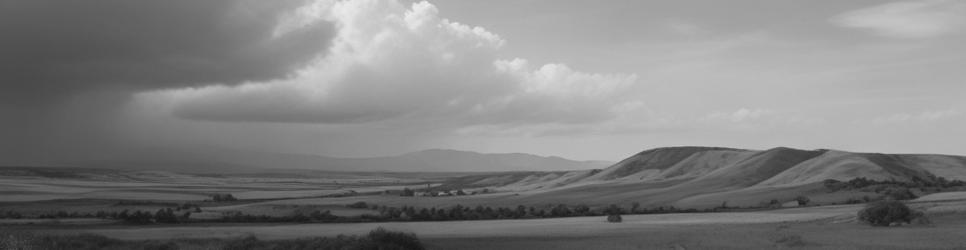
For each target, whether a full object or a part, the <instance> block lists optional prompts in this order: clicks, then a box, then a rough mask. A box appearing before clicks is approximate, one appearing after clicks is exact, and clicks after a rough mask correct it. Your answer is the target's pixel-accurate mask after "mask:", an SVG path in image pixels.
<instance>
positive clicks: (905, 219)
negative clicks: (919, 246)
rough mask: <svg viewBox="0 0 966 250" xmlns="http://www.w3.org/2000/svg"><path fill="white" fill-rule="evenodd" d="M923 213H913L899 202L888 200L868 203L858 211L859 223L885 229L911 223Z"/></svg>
mask: <svg viewBox="0 0 966 250" xmlns="http://www.w3.org/2000/svg"><path fill="white" fill-rule="evenodd" d="M917 216H924V215H923V213H915V212H914V211H913V210H912V209H910V208H909V206H906V204H903V203H902V202H900V201H894V200H888V201H877V202H873V203H869V204H868V205H866V206H865V208H863V209H862V210H860V211H859V214H858V219H859V221H862V222H865V223H868V224H869V225H872V226H880V227H887V226H890V225H893V224H899V223H906V224H909V223H911V222H912V221H913V220H914V219H916V217H917Z"/></svg>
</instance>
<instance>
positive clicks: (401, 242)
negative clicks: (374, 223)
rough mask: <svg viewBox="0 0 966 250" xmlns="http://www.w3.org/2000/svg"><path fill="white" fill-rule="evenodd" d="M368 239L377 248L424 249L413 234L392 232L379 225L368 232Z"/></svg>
mask: <svg viewBox="0 0 966 250" xmlns="http://www.w3.org/2000/svg"><path fill="white" fill-rule="evenodd" d="M369 240H371V241H372V242H374V243H375V245H376V246H378V249H411V250H422V249H425V248H424V247H423V243H422V242H420V241H419V238H416V235H415V234H412V233H403V232H393V231H389V230H386V229H385V228H381V227H380V228H376V229H374V230H372V231H370V232H369Z"/></svg>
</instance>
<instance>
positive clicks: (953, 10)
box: [832, 0, 966, 38]
mask: <svg viewBox="0 0 966 250" xmlns="http://www.w3.org/2000/svg"><path fill="white" fill-rule="evenodd" d="M832 21H833V22H834V23H837V24H839V25H842V26H844V27H850V28H858V29H866V30H869V31H871V32H874V33H875V34H877V35H880V36H885V37H894V38H931V37H938V36H942V35H947V34H950V33H954V32H959V31H961V30H962V29H963V27H964V26H966V3H964V2H962V1H957V0H920V1H904V2H894V3H888V4H883V5H878V6H873V7H870V8H866V9H860V10H855V11H851V12H847V13H844V14H842V15H840V16H838V17H836V18H834V19H833V20H832Z"/></svg>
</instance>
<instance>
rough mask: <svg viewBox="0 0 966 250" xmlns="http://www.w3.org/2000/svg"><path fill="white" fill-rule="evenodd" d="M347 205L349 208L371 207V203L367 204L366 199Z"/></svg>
mask: <svg viewBox="0 0 966 250" xmlns="http://www.w3.org/2000/svg"><path fill="white" fill-rule="evenodd" d="M346 207H348V208H369V204H366V202H365V201H359V202H356V203H352V204H349V205H346Z"/></svg>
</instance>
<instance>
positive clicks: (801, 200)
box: [795, 195, 812, 206]
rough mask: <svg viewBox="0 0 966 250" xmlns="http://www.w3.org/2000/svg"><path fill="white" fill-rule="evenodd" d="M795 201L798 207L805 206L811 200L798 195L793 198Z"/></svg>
mask: <svg viewBox="0 0 966 250" xmlns="http://www.w3.org/2000/svg"><path fill="white" fill-rule="evenodd" d="M795 201H797V202H798V205H799V206H807V205H808V203H809V202H811V201H812V200H811V199H809V198H808V197H806V196H804V195H799V196H798V197H795Z"/></svg>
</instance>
